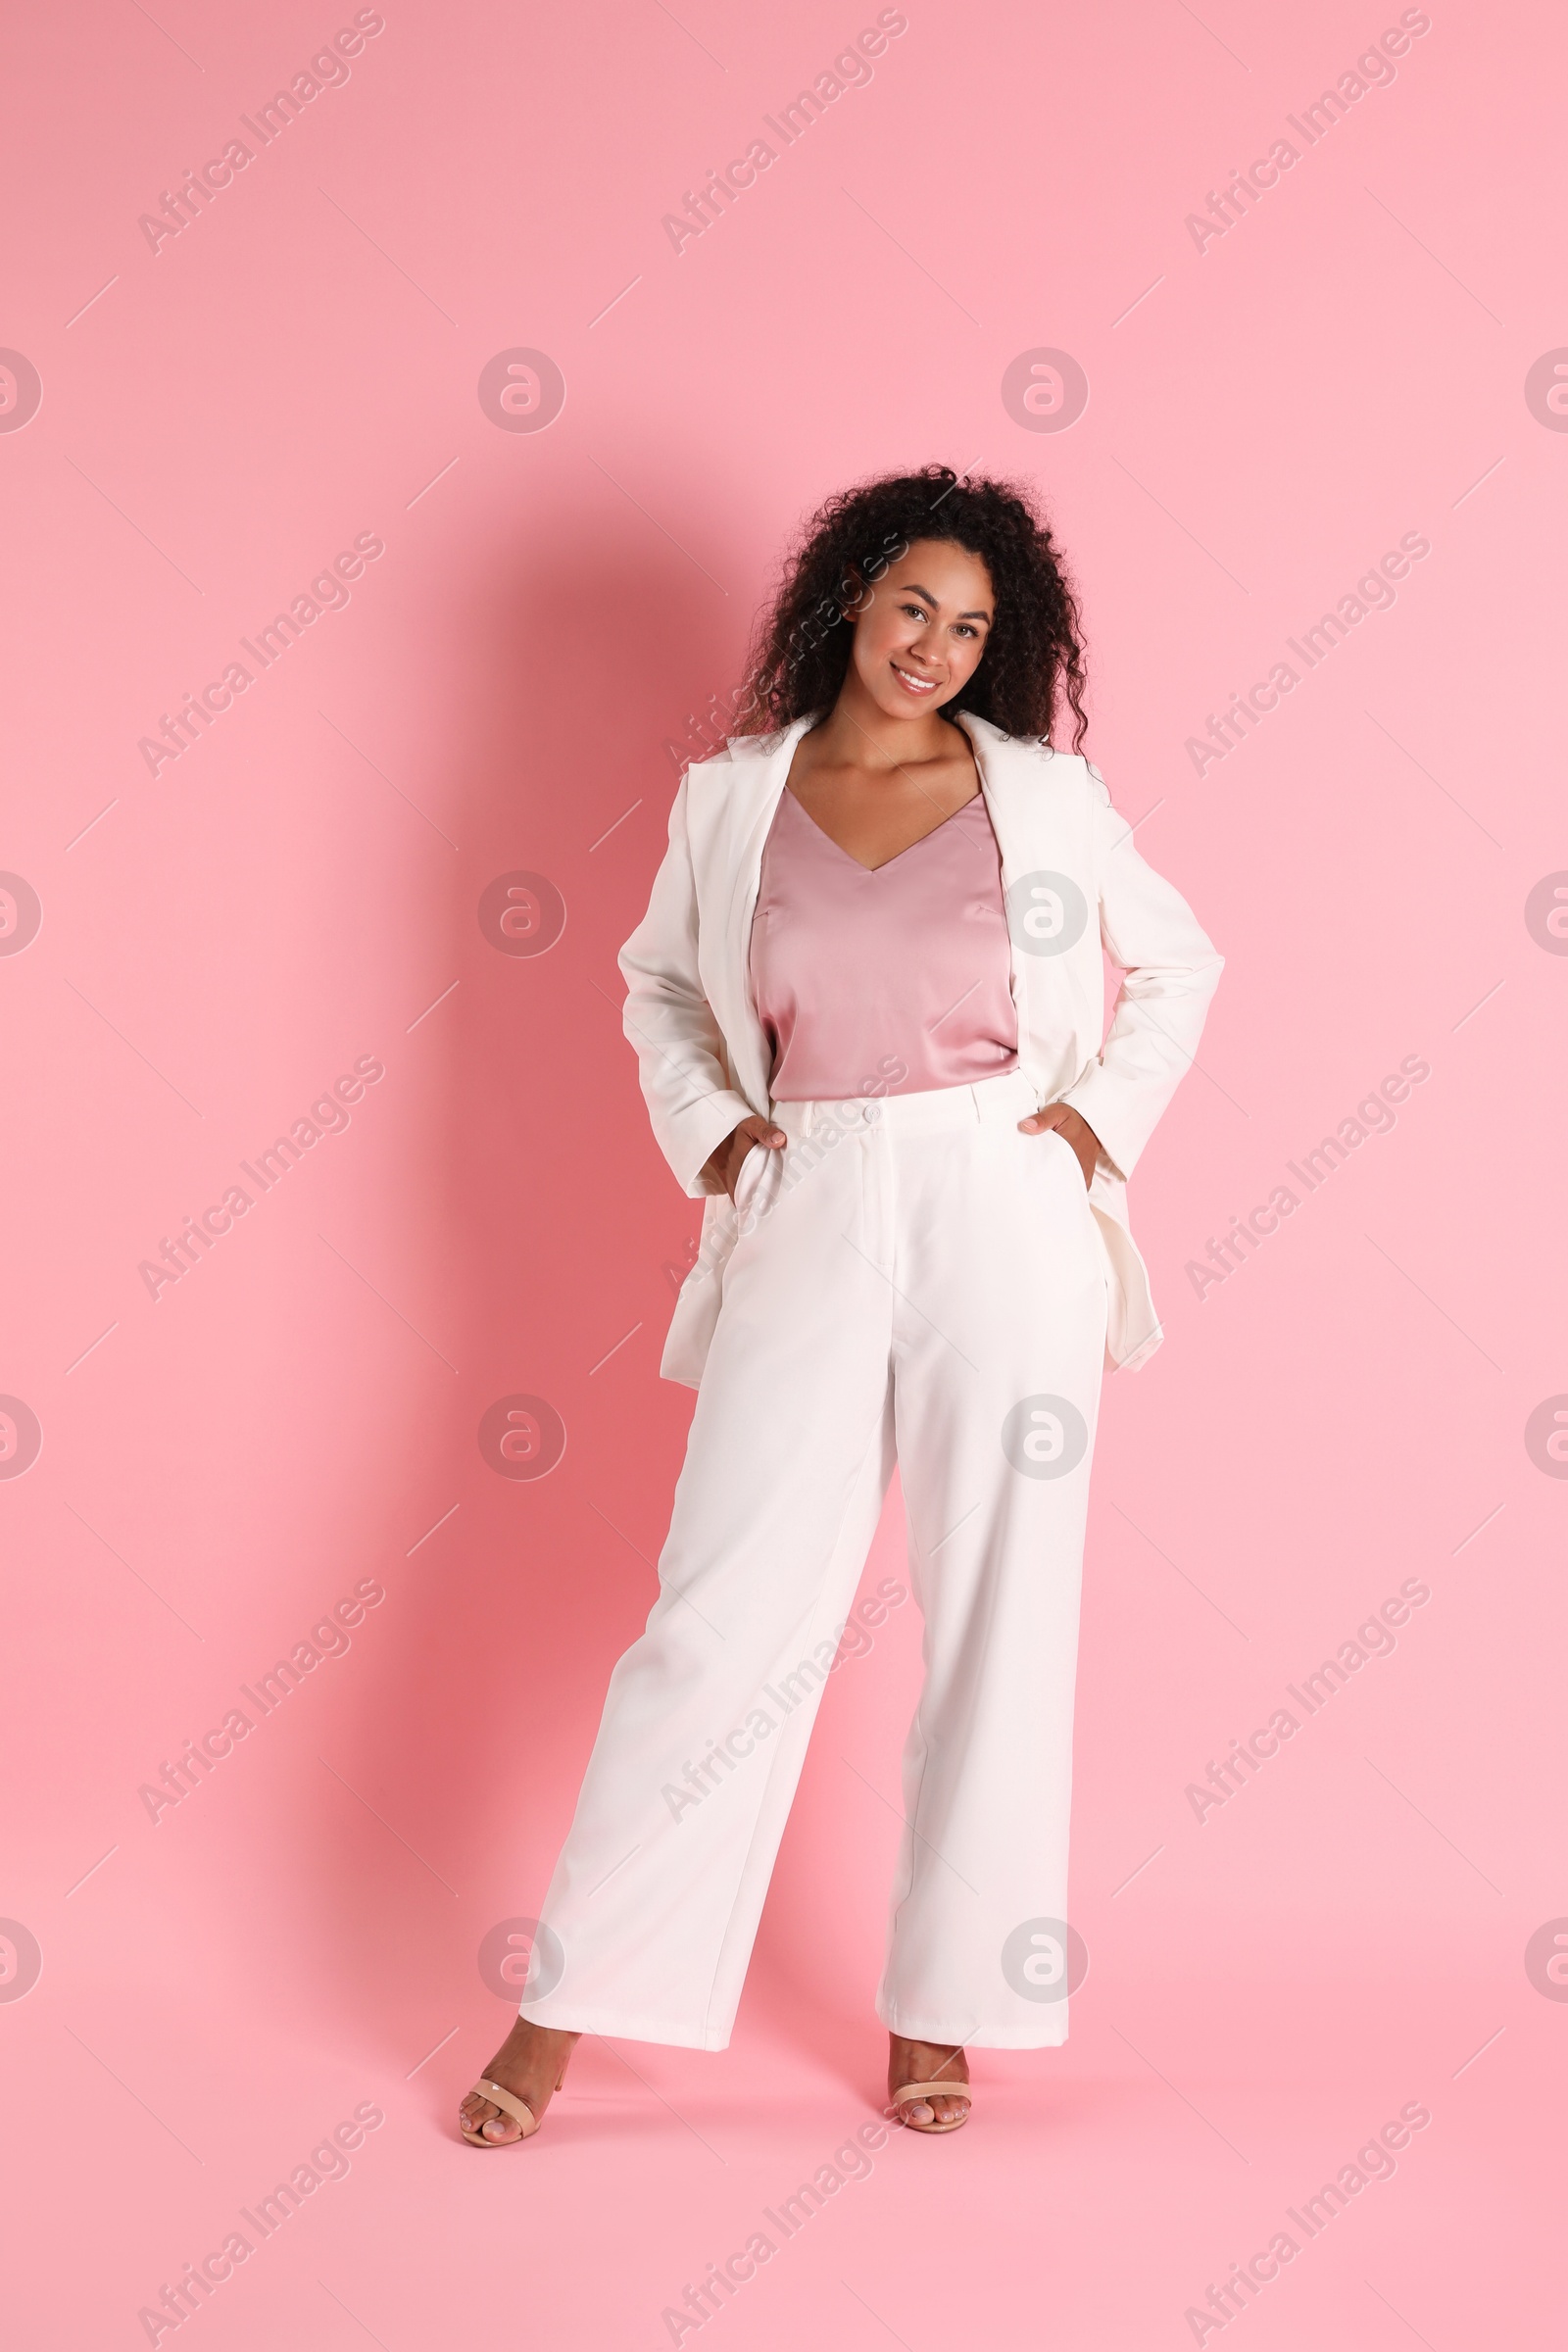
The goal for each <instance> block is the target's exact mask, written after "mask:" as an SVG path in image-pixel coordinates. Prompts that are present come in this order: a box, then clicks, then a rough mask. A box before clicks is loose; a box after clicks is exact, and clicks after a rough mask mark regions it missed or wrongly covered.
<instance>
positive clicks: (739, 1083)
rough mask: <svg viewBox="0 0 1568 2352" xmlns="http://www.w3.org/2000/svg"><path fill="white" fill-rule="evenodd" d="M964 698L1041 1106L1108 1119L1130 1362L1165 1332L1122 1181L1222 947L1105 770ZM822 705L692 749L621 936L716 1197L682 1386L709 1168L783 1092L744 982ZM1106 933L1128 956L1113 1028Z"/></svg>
mask: <svg viewBox="0 0 1568 2352" xmlns="http://www.w3.org/2000/svg"><path fill="white" fill-rule="evenodd" d="M957 717H958V724H959V725H960V726H962V727H963V728H964V730H965V732H966V733H967V735H968V737H969V740H970V742H971V743H972V744H973V746H974V754H975V763H976V765H977V767H978V768H979V771H980V786H981V790H982V791H983V793H984V794H985V801H986V807H987V809H989V811H990V815H991V822H992V825H993V828H994V829H995V832H996V837H997V843H998V846H999V848H1000V850H1001V853H1002V879H1003V885H1004V888H1005V892H1006V899H1007V921H1008V930H1009V933H1010V935H1011V938H1012V997H1013V1003H1014V1004H1015V1005H1016V1006H1017V1011H1018V1059H1019V1062H1020V1064H1021V1066H1022V1068H1023V1070H1024V1072H1025V1074H1026V1075H1027V1076H1028V1078H1029V1079H1030V1080H1031V1081H1032V1082H1033V1084H1034V1086H1035V1088H1036V1090H1037V1095H1038V1099H1039V1101H1040V1103H1042V1104H1044V1103H1071V1104H1072V1106H1073V1108H1074V1109H1075V1110H1078V1111H1080V1112H1081V1113H1082V1115H1083V1116H1084V1118H1086V1119H1087V1120H1088V1122H1089V1124H1090V1126H1091V1127H1092V1128H1093V1129H1094V1131H1095V1133H1096V1135H1098V1136H1099V1138H1100V1141H1101V1145H1102V1147H1103V1149H1102V1152H1101V1155H1100V1161H1099V1165H1098V1166H1097V1168H1096V1170H1095V1175H1094V1181H1093V1183H1092V1184H1091V1186H1090V1188H1089V1200H1090V1205H1091V1207H1092V1208H1093V1209H1094V1212H1095V1216H1096V1218H1097V1220H1098V1223H1099V1227H1100V1232H1101V1236H1102V1239H1103V1242H1104V1245H1105V1255H1106V1267H1107V1285H1108V1290H1109V1321H1108V1327H1107V1333H1106V1343H1105V1357H1106V1362H1107V1364H1108V1365H1110V1366H1111V1367H1112V1368H1117V1367H1120V1368H1122V1369H1125V1370H1128V1371H1132V1370H1136V1369H1137V1368H1138V1367H1139V1366H1141V1365H1142V1364H1144V1363H1147V1361H1148V1360H1149V1358H1150V1356H1151V1355H1152V1354H1153V1352H1154V1349H1155V1348H1157V1347H1158V1346H1159V1343H1160V1339H1161V1337H1162V1336H1163V1335H1162V1333H1161V1329H1160V1324H1159V1319H1158V1317H1157V1316H1156V1314H1155V1312H1154V1304H1153V1300H1152V1297H1151V1296H1150V1288H1149V1275H1148V1272H1147V1270H1146V1268H1145V1265H1144V1261H1143V1258H1142V1257H1141V1256H1140V1255H1139V1252H1138V1249H1137V1246H1136V1245H1135V1243H1134V1241H1133V1238H1132V1233H1131V1230H1130V1228H1129V1225H1128V1221H1127V1205H1126V1192H1127V1182H1126V1180H1127V1178H1128V1177H1129V1176H1130V1175H1131V1173H1132V1171H1133V1168H1134V1167H1135V1166H1136V1164H1137V1162H1138V1159H1139V1156H1140V1154H1141V1153H1142V1152H1143V1149H1144V1146H1145V1145H1146V1144H1147V1143H1148V1141H1149V1138H1150V1136H1151V1134H1152V1132H1153V1128H1154V1124H1155V1121H1156V1120H1157V1119H1158V1117H1159V1115H1160V1112H1161V1111H1162V1110H1163V1109H1164V1108H1165V1105H1166V1103H1168V1102H1169V1101H1170V1099H1171V1097H1172V1095H1173V1094H1174V1093H1175V1091H1176V1088H1177V1085H1178V1083H1179V1082H1180V1080H1181V1078H1182V1076H1183V1074H1184V1073H1185V1071H1186V1069H1187V1066H1188V1064H1189V1062H1190V1061H1191V1060H1192V1058H1193V1056H1194V1054H1196V1053H1197V1051H1198V1041H1199V1038H1200V1037H1201V1034H1202V1028H1203V1017H1204V1014H1205V1013H1206V1011H1207V1009H1208V1001H1209V999H1210V997H1211V996H1212V995H1213V993H1214V990H1215V988H1216V986H1217V985H1218V982H1219V975H1220V970H1221V962H1222V959H1221V957H1220V956H1217V955H1216V954H1215V952H1214V949H1213V947H1212V945H1211V944H1210V942H1209V940H1208V939H1207V938H1206V937H1205V935H1204V933H1203V932H1202V931H1201V929H1200V927H1199V925H1198V923H1197V921H1196V920H1195V918H1194V916H1193V914H1192V911H1191V909H1190V908H1189V907H1188V906H1187V904H1186V901H1185V900H1184V899H1183V898H1182V897H1181V896H1180V894H1179V893H1178V892H1177V891H1175V890H1173V889H1172V888H1171V885H1170V884H1169V883H1168V882H1165V881H1162V880H1161V879H1160V877H1159V875H1157V874H1155V873H1153V872H1152V871H1151V869H1150V868H1149V866H1147V865H1146V864H1145V863H1144V860H1143V858H1140V856H1139V855H1138V852H1137V850H1136V849H1135V848H1134V847H1133V839H1132V833H1131V831H1130V829H1129V827H1128V826H1127V824H1126V823H1125V821H1124V820H1123V819H1122V818H1121V817H1119V816H1118V815H1117V814H1116V811H1115V810H1114V809H1113V808H1112V807H1111V805H1110V795H1109V793H1108V792H1107V791H1106V789H1105V785H1104V783H1103V779H1102V777H1101V775H1100V771H1099V770H1098V768H1096V767H1094V766H1092V765H1091V764H1090V762H1089V761H1088V760H1082V759H1079V758H1077V757H1075V756H1071V755H1068V754H1066V753H1062V752H1054V751H1052V750H1051V748H1050V746H1049V745H1047V744H1044V743H1041V742H1038V741H1035V740H1032V739H1025V738H1022V737H1013V736H1008V735H1004V734H1003V732H1002V731H1001V729H1000V728H999V727H994V726H992V725H991V724H990V722H989V721H988V720H986V719H983V718H976V717H973V716H972V715H971V714H970V713H968V712H967V711H963V712H959V713H958V714H957ZM810 724H811V720H810V719H809V718H801V719H797V720H795V722H794V723H793V724H792V725H790V726H788V727H786V728H784V729H783V730H782V732H780V733H778V734H774V735H756V736H737V737H736V738H735V739H734V740H733V741H732V742H731V743H729V744H728V745H727V746H726V747H725V749H724V750H723V751H721V752H718V753H716V754H715V755H714V757H713V758H712V759H711V760H698V761H697V762H695V763H694V764H693V765H692V766H691V767H689V768H688V769H687V771H686V773H685V775H684V776H683V777H682V779H681V784H680V789H679V791H678V792H677V793H676V795H675V805H674V808H673V809H671V811H670V818H669V849H668V851H667V853H666V855H665V857H664V859H663V862H662V865H661V866H660V869H659V872H658V874H657V876H656V877H655V881H654V890H653V897H652V899H651V901H650V903H649V907H648V912H647V914H646V915H645V916H644V918H643V920H642V921H641V922H640V923H639V924H638V926H637V928H636V930H635V931H634V932H633V933H632V935H631V937H630V939H629V940H628V941H627V942H626V945H625V946H624V947H623V948H622V950H621V952H620V968H621V971H622V973H623V974H624V976H625V980H626V985H627V990H628V994H627V998H626V1009H625V1027H626V1035H627V1037H628V1038H629V1039H630V1041H631V1043H632V1045H633V1046H634V1047H635V1048H636V1051H637V1056H638V1061H639V1064H640V1068H641V1076H642V1087H643V1094H644V1096H645V1098H646V1100H647V1103H648V1109H649V1115H650V1117H651V1119H652V1121H653V1128H654V1135H655V1138H656V1139H657V1141H658V1143H659V1146H660V1149H661V1150H662V1152H663V1154H664V1157H665V1158H666V1159H667V1160H668V1162H669V1164H670V1166H671V1168H672V1169H673V1170H674V1172H675V1175H676V1177H677V1178H678V1179H679V1181H680V1183H681V1184H682V1185H683V1186H684V1188H685V1190H686V1192H687V1193H688V1195H689V1196H690V1197H691V1198H692V1199H693V1200H698V1199H702V1198H704V1196H707V1204H706V1206H705V1208H704V1211H703V1235H702V1244H701V1247H700V1250H699V1252H698V1256H697V1262H696V1264H695V1265H694V1266H693V1268H692V1270H691V1272H690V1273H689V1274H688V1275H687V1277H686V1280H685V1283H684V1284H683V1285H682V1288H681V1292H680V1296H679V1299H677V1301H676V1305H675V1314H674V1319H673V1321H672V1322H671V1324H670V1328H669V1337H668V1340H667V1342H666V1344H665V1348H664V1354H663V1360H662V1365H661V1370H662V1374H663V1376H664V1378H665V1379H666V1380H678V1381H683V1382H685V1383H686V1384H687V1385H688V1386H689V1387H692V1388H695V1387H696V1386H697V1384H698V1382H699V1380H700V1379H701V1377H702V1370H703V1364H704V1361H705V1359H706V1357H707V1354H708V1347H709V1342H710V1340H711V1336H712V1330H713V1325H714V1323H715V1321H716V1319H717V1315H718V1307H719V1299H720V1296H721V1289H722V1280H723V1270H724V1264H725V1261H726V1260H727V1258H728V1256H729V1252H730V1250H731V1249H732V1248H733V1246H734V1241H735V1230H736V1221H735V1212H734V1209H733V1208H732V1206H731V1204H730V1201H729V1199H728V1197H727V1195H725V1194H724V1193H723V1191H722V1190H721V1189H719V1188H717V1187H715V1186H714V1185H713V1184H712V1183H711V1182H709V1183H706V1184H705V1183H704V1182H703V1180H702V1175H701V1171H702V1168H703V1165H704V1163H705V1161H706V1160H707V1158H708V1156H709V1153H710V1152H711V1151H712V1150H713V1148H714V1147H715V1145H717V1144H720V1143H722V1141H723V1139H724V1138H725V1136H727V1135H728V1134H729V1133H730V1131H731V1129H732V1128H733V1127H734V1126H735V1125H736V1123H737V1122H738V1121H739V1120H741V1119H744V1118H746V1117H748V1116H750V1115H751V1114H752V1113H754V1112H760V1113H762V1114H764V1115H766V1114H767V1113H768V1112H769V1111H770V1108H771V1105H770V1102H769V1098H768V1074H769V1063H770V1055H769V1051H768V1045H767V1040H766V1037H765V1036H764V1034H763V1031H762V1026H761V1023H760V1020H759V1018H758V1013H757V1007H756V1005H755V1004H754V1002H753V999H752V990H751V979H750V970H749V964H750V944H751V929H752V913H753V909H754V908H755V907H756V905H757V893H758V887H759V883H760V874H761V864H762V849H763V845H764V843H765V842H766V840H767V833H768V827H769V826H770V825H771V823H772V821H773V813H774V810H775V809H776V808H777V806H778V799H779V795H780V793H781V792H782V791H783V789H784V785H785V780H786V778H787V777H788V775H789V771H790V763H791V761H792V760H793V758H794V754H795V747H796V745H797V744H798V743H799V742H800V740H801V737H802V736H803V735H804V734H805V733H806V731H807V728H808V727H809V725H810ZM1091 908H1097V909H1098V912H1099V921H1098V924H1097V923H1094V922H1091V921H1090V919H1089V910H1090V909H1091ZM1102 944H1103V947H1104V949H1105V952H1106V953H1107V954H1108V955H1109V956H1110V957H1111V959H1112V961H1113V962H1115V963H1116V964H1118V965H1119V966H1120V967H1121V969H1122V973H1123V979H1122V985H1121V989H1120V993H1119V994H1118V997H1117V1000H1116V1008H1115V1013H1114V1017H1113V1018H1112V1021H1111V1025H1110V1030H1109V1033H1108V1035H1104V1034H1103V1033H1104V966H1103V961H1102V957H1101V948H1102ZM1102 1038H1103V1044H1102Z"/></svg>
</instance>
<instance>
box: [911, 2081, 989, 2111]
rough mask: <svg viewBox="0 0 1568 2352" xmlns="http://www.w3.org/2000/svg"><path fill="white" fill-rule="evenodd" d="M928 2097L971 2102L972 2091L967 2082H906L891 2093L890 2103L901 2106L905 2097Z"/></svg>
mask: <svg viewBox="0 0 1568 2352" xmlns="http://www.w3.org/2000/svg"><path fill="white" fill-rule="evenodd" d="M929 2098H956V2099H968V2100H970V2101H971V2102H972V2101H973V2098H974V2091H973V2088H972V2087H971V2085H970V2084H969V2083H967V2082H906V2084H905V2085H904V2088H903V2089H902V2090H896V2091H895V2092H894V2093H893V2101H892V2103H893V2105H894V2106H895V2107H902V2106H903V2105H904V2102H905V2100H906V2099H929Z"/></svg>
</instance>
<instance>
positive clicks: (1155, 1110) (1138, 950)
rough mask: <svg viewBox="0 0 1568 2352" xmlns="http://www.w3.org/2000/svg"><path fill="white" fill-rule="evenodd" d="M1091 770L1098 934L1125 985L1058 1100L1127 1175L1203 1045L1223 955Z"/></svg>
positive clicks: (1129, 1173) (1120, 1170)
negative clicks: (1147, 857)
mask: <svg viewBox="0 0 1568 2352" xmlns="http://www.w3.org/2000/svg"><path fill="white" fill-rule="evenodd" d="M1089 775H1090V778H1091V782H1092V786H1093V790H1094V812H1093V822H1094V827H1095V864H1096V872H1097V876H1098V881H1099V890H1100V937H1101V941H1102V944H1103V947H1104V950H1105V953H1106V954H1107V955H1108V956H1110V958H1111V960H1112V962H1113V963H1117V964H1119V965H1120V966H1121V971H1122V984H1121V988H1120V990H1119V992H1118V994H1117V998H1116V1008H1115V1012H1114V1014H1113V1015H1112V1018H1111V1024H1110V1029H1109V1032H1108V1034H1107V1036H1106V1038H1105V1042H1104V1045H1103V1047H1102V1049H1101V1052H1100V1054H1099V1055H1098V1057H1097V1058H1096V1059H1095V1060H1094V1061H1092V1062H1091V1063H1090V1065H1089V1067H1088V1069H1087V1070H1086V1071H1085V1073H1084V1075H1083V1077H1082V1078H1080V1079H1079V1081H1078V1083H1077V1085H1076V1086H1072V1087H1069V1088H1068V1090H1067V1092H1066V1094H1065V1095H1064V1096H1063V1097H1062V1101H1063V1102H1066V1103H1071V1104H1072V1106H1073V1108H1074V1110H1076V1111H1077V1112H1078V1113H1079V1114H1080V1116H1081V1117H1083V1118H1085V1119H1087V1120H1088V1122H1089V1124H1090V1126H1091V1127H1092V1128H1093V1129H1094V1131H1095V1133H1096V1135H1098V1136H1099V1138H1100V1141H1101V1144H1102V1145H1103V1149H1104V1152H1105V1155H1106V1157H1107V1158H1108V1159H1109V1160H1110V1161H1111V1162H1112V1164H1113V1166H1114V1167H1115V1168H1116V1170H1117V1172H1118V1173H1119V1174H1120V1175H1122V1176H1124V1177H1126V1176H1130V1175H1131V1174H1132V1171H1133V1169H1134V1167H1135V1166H1136V1164H1137V1162H1138V1159H1139V1156H1140V1154H1141V1153H1142V1152H1143V1149H1144V1146H1145V1145H1146V1144H1147V1143H1148V1141H1149V1139H1150V1137H1151V1135H1152V1133H1153V1131H1154V1127H1155V1124H1156V1122H1157V1121H1158V1119H1159V1116H1160V1113H1161V1112H1162V1111H1163V1110H1164V1108H1165V1105H1166V1104H1167V1103H1169V1101H1170V1099H1171V1097H1172V1095H1174V1093H1175V1092H1176V1089H1177V1087H1178V1085H1179V1084H1180V1082H1181V1080H1182V1078H1183V1077H1184V1075H1185V1074H1186V1071H1187V1069H1188V1067H1189V1065H1190V1064H1191V1062H1192V1061H1193V1058H1194V1056H1195V1055H1196V1054H1197V1052H1198V1043H1199V1039H1200V1038H1201V1036H1202V1034H1203V1020H1204V1016H1205V1015H1206V1013H1207V1011H1208V1004H1209V999H1210V998H1211V997H1212V996H1213V994H1214V991H1215V989H1216V988H1217V987H1218V986H1219V976H1220V972H1221V970H1222V969H1223V968H1224V958H1223V957H1222V956H1219V955H1217V954H1216V953H1215V950H1214V946H1213V943H1212V942H1211V941H1210V939H1209V938H1208V937H1207V935H1206V933H1205V932H1204V931H1203V930H1202V929H1201V927H1200V925H1199V923H1198V920H1197V918H1196V917H1195V915H1194V913H1193V910H1192V908H1191V907H1189V906H1188V904H1187V902H1186V900H1185V899H1184V898H1183V897H1182V896H1181V894H1180V892H1179V891H1177V890H1175V889H1173V888H1172V886H1171V884H1170V883H1168V882H1166V881H1164V880H1162V878H1161V877H1160V876H1159V875H1158V874H1156V873H1155V872H1154V871H1153V870H1152V867H1151V866H1148V865H1146V864H1145V862H1144V860H1143V858H1141V857H1140V856H1139V854H1138V852H1137V850H1136V849H1135V847H1134V846H1133V836H1132V829H1131V827H1130V826H1129V825H1128V824H1127V822H1126V820H1125V818H1123V817H1121V816H1118V814H1117V813H1116V810H1115V809H1113V808H1112V807H1111V803H1110V796H1109V794H1108V792H1107V791H1106V790H1105V786H1104V782H1103V778H1102V776H1101V774H1100V771H1099V769H1098V768H1095V767H1090V768H1089Z"/></svg>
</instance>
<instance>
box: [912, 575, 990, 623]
mask: <svg viewBox="0 0 1568 2352" xmlns="http://www.w3.org/2000/svg"><path fill="white" fill-rule="evenodd" d="M904 593H905V595H906V596H923V597H924V598H925V601H926V603H927V604H928V605H940V604H941V602H942V599H941V598H940V597H939V596H933V595H932V593H931V591H930V589H929V588H922V587H921V585H920V583H919V581H918V580H906V581H905V583H904ZM958 618H959V619H960V620H989V619H990V618H991V615H990V613H988V612H987V611H986V610H985V608H984V606H978V607H977V608H976V609H975V611H974V612H972V613H959V614H958Z"/></svg>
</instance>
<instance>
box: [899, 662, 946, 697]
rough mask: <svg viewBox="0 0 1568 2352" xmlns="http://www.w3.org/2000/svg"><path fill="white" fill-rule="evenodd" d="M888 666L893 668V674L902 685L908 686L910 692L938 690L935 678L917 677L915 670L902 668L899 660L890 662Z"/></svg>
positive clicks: (928, 692) (920, 692)
mask: <svg viewBox="0 0 1568 2352" xmlns="http://www.w3.org/2000/svg"><path fill="white" fill-rule="evenodd" d="M888 667H889V668H890V669H891V670H892V672H893V675H894V676H895V677H896V678H897V679H898V681H899V684H900V685H901V686H905V687H907V689H908V691H909V692H910V694H918V695H926V694H935V692H936V690H937V682H936V680H935V678H921V677H917V676H916V675H915V673H914V672H913V670H909V669H901V668H900V667H899V664H898V663H897V662H889V663H888Z"/></svg>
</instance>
